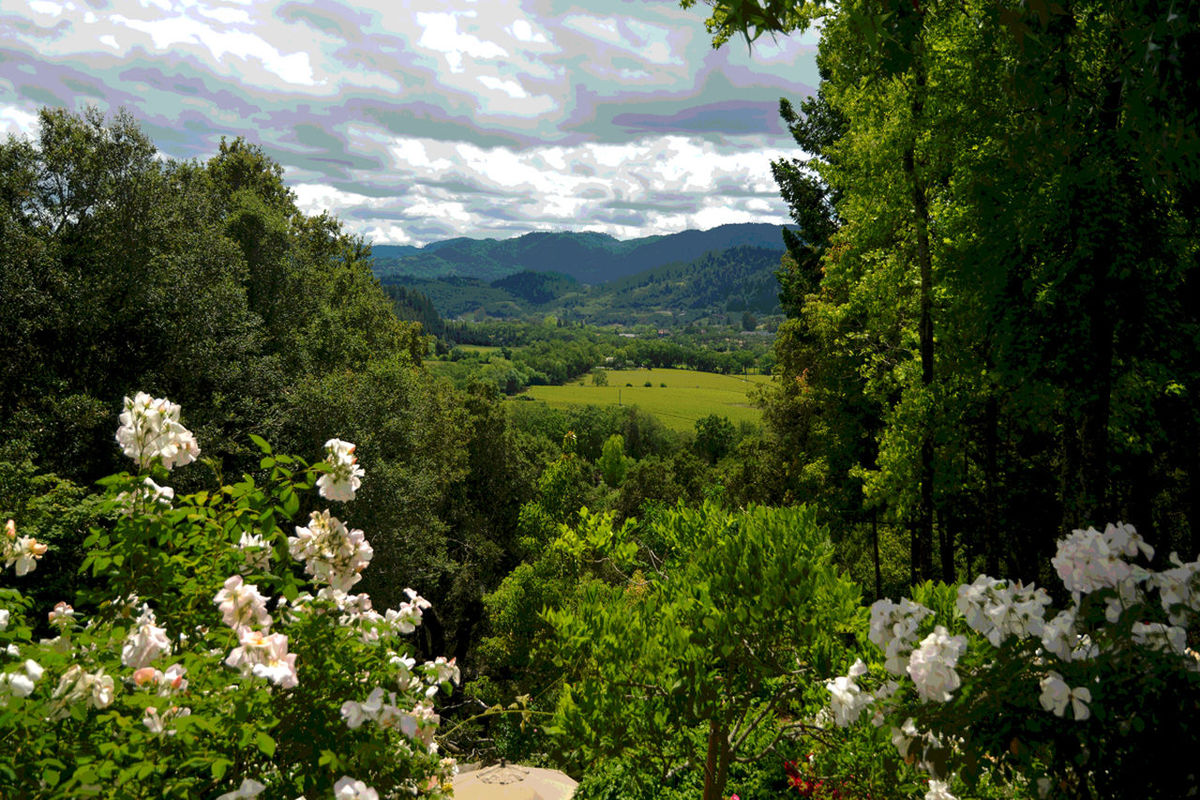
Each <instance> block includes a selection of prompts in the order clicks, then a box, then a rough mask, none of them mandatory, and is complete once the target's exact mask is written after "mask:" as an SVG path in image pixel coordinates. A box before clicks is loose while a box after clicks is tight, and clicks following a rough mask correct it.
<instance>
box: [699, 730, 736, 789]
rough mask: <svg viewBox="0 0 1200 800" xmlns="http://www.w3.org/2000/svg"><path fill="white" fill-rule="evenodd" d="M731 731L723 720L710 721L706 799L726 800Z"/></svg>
mask: <svg viewBox="0 0 1200 800" xmlns="http://www.w3.org/2000/svg"><path fill="white" fill-rule="evenodd" d="M728 734H729V732H728V730H727V726H726V725H725V722H724V721H723V720H716V719H713V720H710V721H709V723H708V755H707V756H706V757H705V759H704V800H724V797H725V782H726V781H727V780H728V779H729V762H730V760H731V759H732V757H733V754H732V753H731V752H730V751H729V735H728Z"/></svg>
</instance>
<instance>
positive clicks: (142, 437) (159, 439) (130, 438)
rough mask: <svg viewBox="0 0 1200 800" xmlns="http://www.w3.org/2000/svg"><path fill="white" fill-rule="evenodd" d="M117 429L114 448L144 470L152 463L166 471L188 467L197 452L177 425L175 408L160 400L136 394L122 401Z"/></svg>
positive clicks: (193, 440)
mask: <svg viewBox="0 0 1200 800" xmlns="http://www.w3.org/2000/svg"><path fill="white" fill-rule="evenodd" d="M120 422H121V425H120V427H118V428H117V444H119V445H120V446H121V450H122V451H123V452H124V453H125V455H127V456H129V457H130V458H132V459H133V460H134V461H135V462H137V465H138V467H140V468H142V469H145V468H146V467H149V466H150V465H151V464H152V463H153V462H154V461H155V460H156V459H160V460H161V461H162V465H163V466H164V467H166V468H167V469H173V468H174V467H177V466H182V465H184V464H190V463H191V462H192V461H194V460H195V459H196V457H197V456H199V455H200V448H199V446H197V444H196V437H194V436H193V435H192V433H191V431H189V430H188V429H187V428H185V427H183V425H181V424H180V422H179V406H178V405H176V404H175V403H172V402H171V401H169V400H167V399H166V398H165V397H164V398H154V397H151V396H150V395H148V394H146V393H145V392H138V393H137V395H136V396H135V397H134V398H133V399H132V400H130V399H129V398H128V397H126V398H125V410H124V411H122V412H121V416H120Z"/></svg>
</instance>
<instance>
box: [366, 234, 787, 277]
mask: <svg viewBox="0 0 1200 800" xmlns="http://www.w3.org/2000/svg"><path fill="white" fill-rule="evenodd" d="M779 230H780V229H779V227H777V226H775V225H765V224H760V223H739V224H730V225H720V226H718V227H716V228H713V229H711V230H707V231H682V232H680V233H672V234H667V235H663V236H648V237H644V238H640V239H628V240H626V241H619V240H617V239H615V238H613V237H612V236H609V235H607V234H601V233H570V232H562V233H527V234H525V235H524V236H518V237H516V238H514V239H505V240H502V241H497V240H495V239H467V238H458V239H447V240H444V241H439V242H433V243H431V244H429V245H426V246H425V247H423V248H421V249H419V250H415V251H414V249H413V248H409V247H404V248H397V247H390V246H384V247H380V248H379V249H378V251H377V252H376V254H375V265H374V269H375V274H376V275H377V276H378V277H379V279H380V280H381V281H383V282H384V283H394V282H397V280H398V278H399V277H400V276H409V277H412V278H422V279H428V278H439V277H443V276H447V275H454V276H459V277H465V278H478V279H480V280H481V281H484V282H488V281H495V280H497V279H499V278H504V277H506V276H508V275H512V274H514V273H517V272H522V271H530V272H559V273H562V274H564V275H568V276H570V277H572V278H574V279H575V280H576V281H578V282H579V283H586V284H596V283H607V282H608V281H612V280H616V279H617V278H622V277H625V276H627V275H634V274H636V273H639V272H644V271H646V270H648V269H653V268H655V267H658V266H661V265H663V264H671V263H676V262H683V261H692V260H694V259H696V258H699V257H700V256H702V255H704V254H705V253H708V252H710V251H714V250H727V249H729V248H731V247H760V248H766V249H769V250H776V251H779V252H782V251H783V241H782V239H781V238H780V233H779Z"/></svg>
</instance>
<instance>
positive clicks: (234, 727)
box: [0, 394, 458, 800]
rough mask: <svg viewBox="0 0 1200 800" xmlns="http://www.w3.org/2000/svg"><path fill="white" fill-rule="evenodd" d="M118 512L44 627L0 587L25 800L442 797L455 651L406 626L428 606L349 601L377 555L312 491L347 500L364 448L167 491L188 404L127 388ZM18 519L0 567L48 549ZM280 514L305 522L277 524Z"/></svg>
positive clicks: (0, 701) (2, 655) (19, 787)
mask: <svg viewBox="0 0 1200 800" xmlns="http://www.w3.org/2000/svg"><path fill="white" fill-rule="evenodd" d="M120 423H121V425H120V428H119V429H118V433H117V437H116V438H117V443H118V444H119V446H120V447H121V448H122V450H123V451H124V453H125V454H126V455H128V456H129V457H130V458H132V459H133V460H134V463H135V464H136V465H137V467H138V470H139V471H138V472H137V473H136V474H129V473H123V474H120V475H115V476H112V477H110V478H108V479H106V480H104V481H102V484H103V485H104V487H105V490H106V498H107V499H106V505H107V510H108V515H107V519H108V523H107V524H105V525H102V526H99V527H97V528H94V529H93V530H92V532H91V535H90V536H89V537H88V540H87V542H86V547H87V551H88V553H87V557H86V559H85V561H84V564H83V570H84V572H85V576H86V578H87V580H86V581H85V583H86V584H87V586H88V588H87V589H85V590H83V591H82V592H81V594H80V596H79V597H77V598H73V599H72V600H73V602H72V603H70V604H69V603H68V602H66V601H65V600H64V601H63V602H60V603H58V604H57V605H56V606H55V607H54V609H52V610H50V611H49V613H48V615H47V625H45V626H41V627H42V630H43V632H45V631H46V630H48V631H49V632H51V633H53V634H54V635H53V636H50V637H39V636H37V635H35V631H36V630H37V629H38V627H39V626H38V625H37V624H35V623H36V616H35V615H37V614H41V613H45V611H44V610H39V609H33V608H31V603H30V601H29V600H28V599H27V598H26V597H24V596H23V595H22V594H21V593H20V592H19V591H17V590H15V589H13V588H11V587H2V586H0V741H3V742H4V746H3V747H0V785H3V786H5V787H6V795H5V796H8V795H7V792H8V791H11V792H12V793H13V795H12V796H19V797H31V798H41V797H47V798H49V797H114V798H118V797H119V798H136V797H155V798H158V797H220V798H223V799H224V800H231V799H232V798H248V797H254V796H256V795H258V794H259V793H262V792H267V793H268V795H269V796H271V797H297V796H300V795H305V796H307V797H308V798H317V797H331V796H335V797H358V798H368V797H369V798H376V797H393V796H400V795H403V796H406V797H412V796H423V797H430V798H438V797H445V796H448V789H447V787H448V783H449V778H450V777H451V776H452V774H453V772H454V770H455V765H454V762H453V760H452V759H448V758H444V757H443V756H442V755H441V754H440V753H439V751H438V745H437V742H436V741H435V740H434V733H435V731H436V729H437V725H438V722H439V717H438V714H437V713H436V712H435V710H434V706H433V698H434V697H435V696H436V695H437V694H438V692H439V691H449V689H450V685H451V684H452V683H454V682H456V681H457V680H458V670H457V668H456V667H455V666H454V663H453V661H450V662H446V661H445V660H444V659H437V660H436V661H434V662H427V663H419V662H417V661H416V660H415V659H414V658H413V657H412V656H411V654H410V648H409V647H407V646H406V644H405V642H404V641H403V640H402V639H401V638H400V637H401V636H402V635H403V634H405V633H410V632H412V631H413V630H414V628H415V627H416V626H417V625H419V624H420V623H421V617H422V611H423V610H424V609H426V608H428V605H429V604H428V603H427V602H426V601H425V600H424V599H422V598H421V597H420V596H419V595H417V594H416V593H415V592H413V591H412V590H408V597H409V601H408V602H406V603H404V604H402V606H401V607H400V608H398V609H388V610H385V611H384V612H382V613H381V612H379V611H376V610H375V609H373V608H372V606H371V600H370V597H368V596H367V595H365V594H352V593H351V589H352V587H353V585H354V584H355V583H357V582H358V581H359V579H360V577H359V573H360V572H361V571H362V570H363V569H364V568H366V566H367V565H368V563H369V562H370V559H371V553H372V551H371V548H370V545H369V543H368V542H367V539H366V537H365V535H364V534H363V532H362V531H358V530H354V529H352V528H350V527H349V526H347V525H346V524H345V523H343V522H342V521H341V520H339V519H337V517H335V516H333V515H332V514H331V512H330V511H329V510H327V509H320V510H312V511H311V513H309V514H307V515H305V516H306V517H307V525H303V526H301V525H295V524H294V523H295V522H296V520H297V519H298V518H300V517H301V507H302V505H303V504H305V503H306V502H307V503H315V502H318V501H317V498H315V497H313V495H314V489H316V490H317V491H316V492H315V493H316V494H319V495H320V497H322V498H325V499H334V500H338V501H343V502H346V501H350V500H352V499H353V497H354V491H355V490H356V489H357V488H358V486H359V484H360V482H361V479H362V478H363V477H364V476H363V471H362V469H361V468H360V467H358V466H357V463H356V460H355V457H354V446H353V445H351V444H349V443H346V442H341V441H339V440H331V441H330V442H329V443H328V444H327V446H326V447H327V451H328V456H327V458H326V460H325V461H323V462H318V463H317V464H315V465H308V464H306V463H305V462H304V461H302V460H301V459H298V458H294V457H290V456H286V455H276V454H274V453H272V451H271V448H270V446H269V445H268V444H267V443H266V442H265V441H263V440H261V439H259V438H257V437H252V438H254V440H255V443H256V445H257V446H258V447H259V448H260V450H261V451H262V460H261V462H260V467H261V469H262V471H263V474H265V475H266V476H267V478H266V481H265V482H264V483H263V484H262V485H260V484H259V483H258V482H256V481H255V480H254V479H253V478H252V477H250V476H248V475H247V476H244V477H243V478H242V480H241V481H239V482H237V483H234V484H232V485H226V486H220V487H218V488H214V489H212V490H209V491H200V492H197V493H195V494H192V495H188V496H185V497H180V498H176V497H175V496H174V492H173V490H172V489H170V488H169V487H167V486H165V485H164V484H165V482H166V481H167V479H168V473H169V471H170V470H171V469H172V468H175V467H179V466H183V465H186V464H188V463H189V462H191V461H193V460H195V459H196V458H197V456H198V455H199V446H198V444H197V443H196V441H195V438H194V437H193V436H192V435H191V433H190V432H188V431H187V429H186V428H184V427H183V425H182V423H181V421H180V410H179V407H178V406H176V405H174V404H172V403H170V402H169V401H167V400H165V399H156V398H151V397H150V396H149V395H145V394H138V395H137V396H136V397H135V398H134V399H132V400H131V399H128V398H127V399H126V401H125V409H124V411H123V413H122V414H121V419H120ZM18 525H19V522H17V521H10V522H9V523H8V525H7V527H6V530H5V535H4V537H3V540H2V547H3V549H2V551H0V555H2V557H3V561H4V566H5V568H6V569H7V568H13V569H14V571H15V572H16V573H17V574H18V575H23V574H26V573H28V572H29V571H30V570H33V569H35V568H36V565H37V563H38V561H39V560H40V559H44V558H50V557H52V556H53V554H52V553H50V554H47V552H46V548H45V546H44V545H42V544H40V543H38V542H36V541H35V540H33V539H31V538H29V537H23V536H20V535H19V533H18ZM289 528H291V529H293V530H294V531H295V534H294V535H293V536H289Z"/></svg>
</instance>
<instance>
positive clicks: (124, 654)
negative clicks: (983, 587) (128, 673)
mask: <svg viewBox="0 0 1200 800" xmlns="http://www.w3.org/2000/svg"><path fill="white" fill-rule="evenodd" d="M154 623H155V619H154V612H153V611H151V610H150V607H149V606H143V607H142V614H141V616H139V617H138V620H137V622H136V623H134V625H133V627H132V628H130V629H129V634H128V635H127V636H126V637H125V644H124V646H123V647H122V648H121V663H122V664H124V665H125V666H127V667H132V668H133V669H141V668H142V667H145V666H149V664H150V662H151V661H154V660H155V659H157V658H158V657H159V656H161V655H163V654H164V653H169V652H171V642H170V640H169V639H167V631H166V629H165V628H160V627H158V626H157V625H155V624H154Z"/></svg>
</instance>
